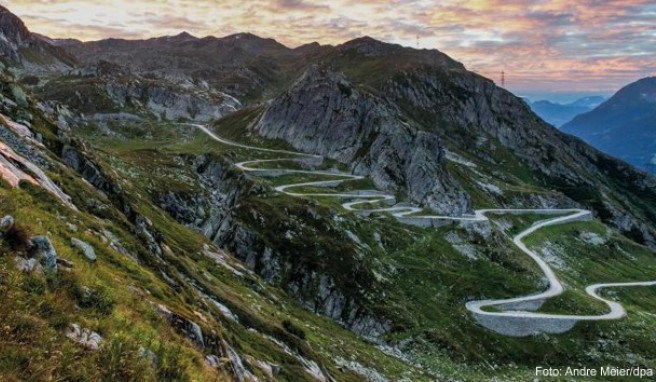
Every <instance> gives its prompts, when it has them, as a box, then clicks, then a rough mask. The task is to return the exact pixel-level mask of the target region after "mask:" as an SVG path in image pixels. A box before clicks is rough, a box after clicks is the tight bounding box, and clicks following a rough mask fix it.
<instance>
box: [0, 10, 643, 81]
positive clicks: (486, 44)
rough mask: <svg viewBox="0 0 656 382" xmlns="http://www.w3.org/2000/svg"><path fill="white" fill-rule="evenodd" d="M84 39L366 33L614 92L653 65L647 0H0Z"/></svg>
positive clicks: (42, 27)
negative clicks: (240, 0)
mask: <svg viewBox="0 0 656 382" xmlns="http://www.w3.org/2000/svg"><path fill="white" fill-rule="evenodd" d="M0 4H2V5H5V6H7V7H8V8H9V9H10V10H12V11H13V12H15V13H16V14H18V15H19V16H21V17H22V18H23V19H24V20H25V21H26V23H27V25H28V27H29V28H30V29H32V30H34V31H35V32H38V33H42V34H45V35H49V36H52V37H74V38H80V39H84V40H93V39H101V38H107V37H120V38H150V37H155V36H161V35H174V34H178V33H180V32H181V31H188V32H190V33H192V34H194V35H196V36H206V35H216V36H222V35H227V34H232V33H236V32H251V33H254V34H258V35H261V36H263V37H272V38H275V39H277V40H279V41H280V42H282V43H283V44H285V45H288V46H292V47H293V46H298V45H301V44H305V43H308V42H312V41H318V42H320V43H323V44H339V43H342V42H344V41H346V40H349V39H352V38H354V37H358V36H362V35H369V36H372V37H374V38H379V39H383V40H386V41H389V42H394V43H400V44H403V45H408V46H416V45H417V44H418V45H419V47H420V48H437V49H440V50H442V51H443V52H445V53H447V54H449V55H451V56H452V57H453V58H455V59H457V60H459V61H462V62H463V63H464V64H465V65H466V66H467V67H468V68H470V69H474V70H476V71H478V72H480V73H481V74H483V75H487V76H489V77H491V78H493V79H498V77H499V73H500V72H501V71H502V70H503V71H505V72H506V83H507V86H508V87H509V88H510V89H511V90H515V91H517V92H525V91H529V90H541V91H551V90H571V91H573V90H578V91H582V90H598V91H604V92H607V91H612V90H615V89H617V88H619V87H620V86H622V85H624V84H626V83H628V82H631V81H633V80H636V79H638V78H640V77H645V76H648V75H654V74H655V73H656V70H655V69H656V68H655V65H656V64H654V63H656V4H654V3H653V0H624V1H615V2H611V1H602V0H580V1H576V2H572V1H571V0H550V1H543V0H470V1H467V0H441V1H439V2H437V1H434V0H388V1H379V0H359V1H353V0H249V1H248V2H235V1H232V0H113V1H111V0H84V1H82V0H57V1H53V0H41V1H34V0H11V1H10V0H0Z"/></svg>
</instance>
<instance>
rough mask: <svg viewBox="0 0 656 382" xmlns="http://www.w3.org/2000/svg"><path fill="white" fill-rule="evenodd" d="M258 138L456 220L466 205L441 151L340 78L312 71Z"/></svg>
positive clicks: (276, 104)
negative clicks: (280, 142)
mask: <svg viewBox="0 0 656 382" xmlns="http://www.w3.org/2000/svg"><path fill="white" fill-rule="evenodd" d="M254 129H255V131H257V132H258V133H259V134H261V135H262V136H264V137H267V138H272V139H284V140H285V141H287V142H289V143H290V144H291V145H292V146H294V148H296V149H297V150H300V151H304V152H308V153H314V154H319V155H323V156H326V157H329V158H333V159H337V160H339V161H340V162H342V163H345V164H347V165H348V166H349V167H350V168H351V170H352V171H353V173H355V174H359V175H366V176H369V177H371V179H372V180H373V181H374V183H375V184H376V186H377V187H379V188H380V189H383V190H386V191H392V192H400V193H403V194H405V195H408V196H409V198H410V200H412V201H415V202H417V203H421V204H423V205H426V206H428V207H431V208H434V209H435V210H437V211H439V212H442V213H446V214H454V215H460V214H462V213H465V212H467V211H468V210H470V208H471V204H470V200H469V199H468V197H467V195H466V194H465V193H464V192H463V191H462V190H461V189H460V187H459V185H458V183H457V181H455V180H454V179H453V178H452V177H451V176H450V175H449V174H448V172H447V171H446V169H445V166H444V161H445V158H444V156H445V153H444V146H443V144H442V142H441V141H440V139H439V138H438V137H437V135H435V134H432V133H430V132H427V131H424V130H421V129H420V128H419V127H418V126H417V125H416V124H414V123H413V122H411V121H409V120H408V119H406V118H405V117H404V116H403V115H402V114H401V112H400V110H399V109H398V108H397V107H396V106H394V105H393V104H390V103H389V102H387V101H385V100H384V99H382V98H379V97H377V96H375V95H373V94H371V93H367V92H365V91H362V90H360V89H359V88H358V87H357V86H355V85H354V84H353V83H351V82H350V81H348V80H347V78H346V77H345V76H344V75H342V74H339V73H335V72H332V71H330V70H329V69H321V68H319V67H318V66H312V67H310V68H309V69H308V70H307V71H306V72H305V73H304V74H303V75H302V76H301V78H300V79H299V80H298V81H297V82H296V83H295V84H294V85H293V86H292V87H291V88H290V89H289V90H288V91H286V92H285V93H284V94H283V95H281V96H279V97H277V98H276V99H274V100H273V102H271V104H270V106H269V107H268V108H267V110H266V112H265V113H264V115H263V116H262V118H261V120H260V121H259V123H258V124H257V125H256V126H255V127H254Z"/></svg>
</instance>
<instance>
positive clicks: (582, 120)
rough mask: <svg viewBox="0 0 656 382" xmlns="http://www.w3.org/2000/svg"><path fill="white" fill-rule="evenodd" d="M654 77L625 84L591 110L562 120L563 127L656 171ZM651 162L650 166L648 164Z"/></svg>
mask: <svg viewBox="0 0 656 382" xmlns="http://www.w3.org/2000/svg"><path fill="white" fill-rule="evenodd" d="M655 118H656V77H646V78H643V79H640V80H638V81H636V82H633V83H631V84H629V85H626V86H625V87H623V88H622V89H620V90H619V91H617V93H615V94H614V95H613V96H612V97H611V98H610V99H609V100H607V101H606V102H604V103H603V104H601V105H599V106H598V107H597V108H595V109H594V110H592V111H590V112H588V113H585V114H582V115H579V116H577V117H576V118H574V119H573V120H572V121H571V122H569V123H567V124H565V125H564V126H563V127H562V128H563V130H564V131H566V132H568V133H571V134H574V135H576V136H578V137H581V138H582V139H584V140H585V141H587V142H588V143H590V144H592V145H593V146H595V147H598V148H599V149H601V150H602V151H605V152H608V153H609V154H611V155H615V156H617V157H618V158H620V159H622V160H626V161H627V162H629V163H631V164H633V165H635V166H637V167H639V168H641V169H643V170H650V171H652V172H655V169H654V168H653V166H651V165H652V163H651V161H652V159H653V158H655V157H656V145H654V143H653V142H654V139H655V137H656V124H654V122H653V121H654V120H655ZM650 166H651V167H650Z"/></svg>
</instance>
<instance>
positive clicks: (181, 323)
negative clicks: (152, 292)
mask: <svg viewBox="0 0 656 382" xmlns="http://www.w3.org/2000/svg"><path fill="white" fill-rule="evenodd" d="M157 310H158V311H159V312H160V313H161V314H162V315H163V316H164V317H165V318H166V320H167V321H168V322H169V323H170V324H171V326H173V328H174V329H175V330H176V331H178V332H179V333H180V334H182V335H184V336H185V337H187V338H188V339H189V340H190V341H191V342H192V343H193V344H194V345H196V347H198V348H199V349H200V350H204V349H205V341H204V339H203V331H202V329H201V328H200V326H199V325H198V324H197V323H195V322H194V321H192V320H190V319H188V318H185V317H183V316H181V315H179V314H177V313H175V312H172V311H171V310H169V308H167V307H166V306H164V305H157Z"/></svg>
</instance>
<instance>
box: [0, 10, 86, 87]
mask: <svg viewBox="0 0 656 382" xmlns="http://www.w3.org/2000/svg"><path fill="white" fill-rule="evenodd" d="M0 53H1V56H0V61H4V63H5V65H9V64H11V68H12V70H14V71H16V72H18V73H26V74H45V73H47V72H50V71H65V70H68V69H70V68H72V67H73V66H74V65H75V63H76V60H75V59H74V58H73V56H71V55H70V54H69V53H68V52H66V51H65V50H64V49H61V48H59V47H56V46H54V45H52V44H50V42H49V39H48V38H47V37H43V36H39V35H36V34H33V33H30V31H29V30H28V29H27V28H26V27H25V24H23V21H22V20H21V19H20V18H18V17H16V16H15V15H14V14H12V13H11V12H10V11H9V10H8V9H6V8H4V7H2V6H0Z"/></svg>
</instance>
